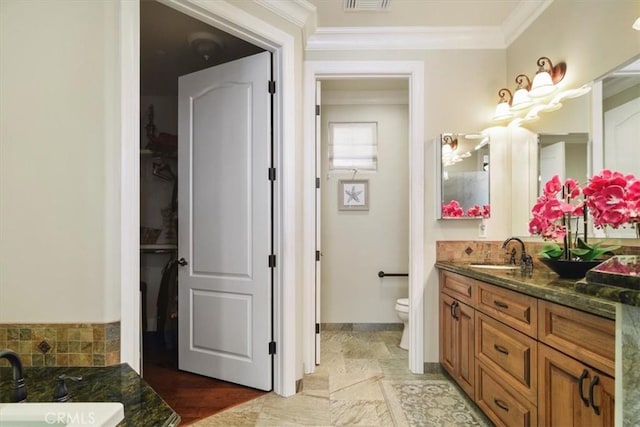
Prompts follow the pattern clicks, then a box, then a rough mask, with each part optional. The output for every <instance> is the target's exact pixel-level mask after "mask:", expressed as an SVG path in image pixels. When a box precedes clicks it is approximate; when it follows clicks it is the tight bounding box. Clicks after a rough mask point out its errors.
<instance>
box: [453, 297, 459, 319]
mask: <svg viewBox="0 0 640 427" xmlns="http://www.w3.org/2000/svg"><path fill="white" fill-rule="evenodd" d="M456 308H458V301H454V302H453V303H452V304H451V317H453V318H454V319H456V320H457V319H458V314H457V313H456Z"/></svg>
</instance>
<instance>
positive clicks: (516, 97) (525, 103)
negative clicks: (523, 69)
mask: <svg viewBox="0 0 640 427" xmlns="http://www.w3.org/2000/svg"><path fill="white" fill-rule="evenodd" d="M516 83H518V87H517V88H516V91H515V92H514V93H513V100H512V101H511V111H519V110H524V109H525V108H528V107H530V106H531V105H533V100H531V98H530V97H529V89H531V80H529V77H527V76H525V75H524V74H520V75H519V76H518V77H516Z"/></svg>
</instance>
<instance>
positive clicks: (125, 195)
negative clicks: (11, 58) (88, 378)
mask: <svg viewBox="0 0 640 427" xmlns="http://www.w3.org/2000/svg"><path fill="white" fill-rule="evenodd" d="M162 3H164V4H168V5H170V6H171V8H173V9H176V10H179V11H181V12H183V13H184V14H186V15H189V16H191V17H195V18H197V19H198V20H201V21H203V22H205V23H208V24H210V25H212V26H214V27H216V28H219V29H221V30H224V31H225V32H228V33H230V34H233V35H236V36H238V37H239V38H242V39H243V40H247V41H249V42H251V43H252V44H254V45H256V46H259V47H260V48H262V49H265V50H269V51H271V52H272V53H273V57H274V60H273V64H274V67H275V71H274V77H275V80H276V81H278V82H280V85H279V89H280V90H279V91H277V92H276V95H275V97H274V108H273V114H274V118H273V122H274V128H273V134H274V142H275V149H274V151H275V154H274V163H275V164H276V167H277V169H278V173H279V176H281V177H282V178H281V179H279V180H278V181H276V184H275V203H276V213H275V214H274V236H275V237H274V249H275V252H276V253H277V255H278V256H279V258H278V259H279V260H280V262H281V264H280V265H279V266H278V268H277V269H276V272H275V274H274V276H275V279H274V295H273V304H274V313H276V321H275V322H274V328H273V329H274V331H273V335H274V338H275V340H276V342H277V343H278V352H277V353H276V355H275V357H274V391H275V392H276V393H278V394H281V395H284V396H289V395H293V394H294V393H295V372H296V367H295V365H294V364H293V363H291V361H293V357H292V356H293V354H294V349H295V339H294V336H295V328H294V327H293V326H291V325H294V324H295V322H294V321H293V320H292V319H293V318H294V316H295V307H294V304H293V301H294V297H293V296H294V277H295V272H294V263H293V262H287V261H288V260H293V259H294V254H295V253H296V248H295V245H294V242H293V238H292V237H289V236H294V231H293V230H294V229H295V222H294V221H293V220H292V218H294V204H293V202H292V201H293V197H294V194H295V193H294V190H295V176H294V174H295V163H294V161H293V159H294V158H295V156H294V152H295V144H294V134H295V133H294V129H295V128H294V126H293V117H294V114H293V112H294V97H293V93H294V91H293V81H294V79H293V78H292V77H291V76H292V75H293V46H294V39H293V37H292V36H290V35H288V34H286V33H283V32H282V31H280V30H278V29H276V28H274V27H273V26H271V25H270V24H268V23H266V22H263V21H261V20H260V19H257V18H254V17H248V15H247V13H246V12H244V11H242V10H240V9H238V8H237V7H235V6H233V5H232V4H229V3H226V2H224V1H220V2H209V3H207V4H202V5H198V6H197V5H196V4H195V3H196V2H194V1H192V0H166V1H165V0H162ZM120 8H121V13H120V24H121V25H120V38H121V40H122V43H120V52H121V55H120V56H121V76H122V78H121V92H120V98H121V109H122V112H121V118H122V139H121V152H122V157H121V158H122V167H121V171H122V173H121V212H122V215H121V235H120V236H121V257H120V262H121V270H122V272H121V277H122V280H121V289H122V291H121V360H122V361H123V362H126V363H128V364H130V365H131V366H132V367H133V368H134V369H136V370H138V371H139V370H140V362H141V360H140V343H141V336H140V325H141V323H142V322H141V319H140V315H141V307H140V299H139V298H138V295H139V268H140V266H139V240H138V228H139V225H140V223H139V218H138V216H137V215H135V213H137V212H139V184H140V181H139V173H138V170H139V169H138V168H139V162H140V159H139V155H140V153H139V151H140V150H139V146H140V142H139V140H140V136H139V135H140V133H141V132H140V123H139V121H140V117H139V115H138V112H139V111H140V107H139V99H138V96H139V95H138V94H139V88H140V80H139V61H140V54H139V51H138V49H137V46H138V41H139V39H140V21H139V16H140V9H139V8H140V4H139V3H138V2H130V1H126V0H122V1H121V2H120ZM240 22H242V24H240ZM132 212H133V213H134V215H135V216H132V215H131V213H132Z"/></svg>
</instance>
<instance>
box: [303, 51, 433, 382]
mask: <svg viewBox="0 0 640 427" xmlns="http://www.w3.org/2000/svg"><path fill="white" fill-rule="evenodd" d="M366 77H370V78H371V77H390V78H401V79H407V80H408V82H409V200H410V201H409V271H408V274H409V369H410V370H411V372H413V373H423V372H424V356H423V355H424V348H423V341H424V337H423V331H424V324H423V322H424V313H423V308H424V302H423V293H424V279H425V277H424V251H425V248H424V238H425V237H424V125H423V117H424V64H423V63H422V62H419V61H307V62H306V64H305V78H304V95H305V96H304V103H305V104H304V111H303V112H304V130H305V139H304V140H305V172H306V173H305V181H304V182H305V189H306V191H305V192H304V221H305V222H304V244H305V251H304V260H303V262H304V278H305V281H304V283H305V287H304V289H303V299H304V304H305V310H304V323H303V324H304V328H303V349H304V354H303V356H304V371H305V373H313V372H314V371H315V361H316V345H317V343H316V336H317V333H318V331H317V329H316V323H317V317H316V304H317V293H316V287H315V275H316V263H317V261H316V259H317V257H316V256H315V254H316V253H317V252H316V251H318V250H320V248H318V247H317V246H316V242H317V240H316V223H315V218H316V190H315V188H316V185H315V183H316V179H317V178H319V177H318V176H317V174H316V172H315V166H316V144H315V139H316V138H315V129H316V119H315V117H316V114H315V112H316V82H317V81H318V80H322V79H338V78H351V79H355V78H366Z"/></svg>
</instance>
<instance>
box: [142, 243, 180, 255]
mask: <svg viewBox="0 0 640 427" xmlns="http://www.w3.org/2000/svg"><path fill="white" fill-rule="evenodd" d="M177 250H178V245H176V244H172V243H154V244H150V245H140V252H143V253H168V252H175V251H177Z"/></svg>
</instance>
